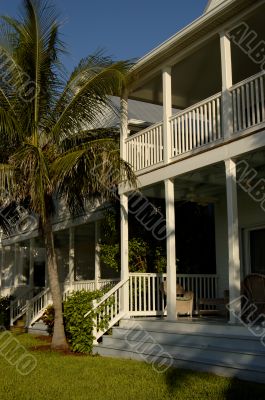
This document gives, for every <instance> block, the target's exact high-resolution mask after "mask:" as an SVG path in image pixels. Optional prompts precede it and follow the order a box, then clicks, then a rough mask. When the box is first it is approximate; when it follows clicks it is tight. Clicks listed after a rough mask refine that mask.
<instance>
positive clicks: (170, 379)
mask: <svg viewBox="0 0 265 400" xmlns="http://www.w3.org/2000/svg"><path fill="white" fill-rule="evenodd" d="M16 338H17V339H18V340H19V342H20V343H21V344H23V345H24V346H25V347H26V348H27V349H30V353H31V354H32V355H34V357H36V360H37V367H36V368H35V370H34V371H33V372H31V373H30V374H29V375H27V376H22V375H20V374H19V373H18V372H17V371H16V368H15V367H14V366H11V365H9V363H8V362H7V361H6V360H5V359H4V358H3V357H2V356H1V362H0V399H1V400H44V399H45V400H53V399H59V400H71V399H73V400H79V399H80V400H81V399H82V400H83V399H87V400H89V399H91V400H92V399H93V400H116V399H121V400H126V399H131V400H138V399H139V400H141V399H142V400H153V399H154V400H156V399H157V400H160V399H166V400H170V399H179V400H185V399H194V400H197V399H199V400H205V399H210V400H219V399H220V400H223V399H231V400H232V399H233V400H236V399H240V400H244V399H253V400H254V399H255V400H261V399H262V400H263V399H264V398H265V385H258V384H254V383H247V382H241V381H238V380H235V379H227V378H221V377H216V376H214V375H211V374H206V373H198V372H191V371H183V370H177V369H170V370H168V371H167V372H166V373H164V374H158V373H157V372H155V371H154V370H153V369H152V367H151V366H150V365H147V364H145V363H143V362H136V361H132V360H120V359H112V358H103V357H97V356H95V357H90V356H75V355H65V354H61V353H55V352H51V351H49V350H47V351H41V349H40V346H45V345H46V343H45V342H44V341H40V340H39V339H37V338H34V337H31V336H29V335H26V334H23V335H17V336H16ZM33 346H37V350H32V347H33Z"/></svg>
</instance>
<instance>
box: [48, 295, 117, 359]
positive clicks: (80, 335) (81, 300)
mask: <svg viewBox="0 0 265 400" xmlns="http://www.w3.org/2000/svg"><path fill="white" fill-rule="evenodd" d="M102 295H103V292H102V291H99V290H98V291H94V292H86V291H85V290H80V291H77V292H74V293H73V294H71V295H70V296H69V297H68V298H67V300H65V301H64V303H63V315H64V328H65V333H66V337H67V340H68V343H69V344H70V347H71V350H72V351H74V352H78V353H91V352H92V347H93V339H94V337H93V328H94V318H95V317H96V315H95V312H91V313H90V314H89V315H88V316H87V317H86V318H84V315H85V314H86V313H87V312H88V311H90V310H92V307H93V303H92V301H93V300H99V299H100V298H101V297H102ZM108 304H109V305H110V304H111V300H110V301H109V302H108ZM104 306H106V303H104ZM101 311H102V309H101V308H99V309H98V310H97V313H100V312H101ZM42 320H43V322H44V323H45V324H46V325H47V326H48V331H49V333H50V334H52V332H53V325H54V308H53V306H52V305H51V306H48V307H47V309H46V311H45V313H44V315H43V317H42ZM107 326H108V316H106V318H105V319H104V320H103V321H102V323H101V326H100V328H101V329H103V328H105V327H107Z"/></svg>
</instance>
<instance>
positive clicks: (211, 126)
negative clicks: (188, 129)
mask: <svg viewBox="0 0 265 400" xmlns="http://www.w3.org/2000/svg"><path fill="white" fill-rule="evenodd" d="M208 116H209V143H211V142H212V141H213V119H212V103H211V102H209V103H208Z"/></svg>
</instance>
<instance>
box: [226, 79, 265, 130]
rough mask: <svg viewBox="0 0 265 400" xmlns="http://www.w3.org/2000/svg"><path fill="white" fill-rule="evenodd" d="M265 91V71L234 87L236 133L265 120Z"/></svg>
mask: <svg viewBox="0 0 265 400" xmlns="http://www.w3.org/2000/svg"><path fill="white" fill-rule="evenodd" d="M264 93H265V74H264V72H262V73H260V74H258V75H255V76H254V77H251V78H249V79H246V80H245V81H243V82H240V83H239V84H237V85H235V86H233V87H232V89H231V94H232V102H233V107H232V108H233V130H234V133H236V132H240V131H242V130H244V129H248V128H251V127H252V126H255V125H257V124H260V123H261V122H264V121H265V103H264Z"/></svg>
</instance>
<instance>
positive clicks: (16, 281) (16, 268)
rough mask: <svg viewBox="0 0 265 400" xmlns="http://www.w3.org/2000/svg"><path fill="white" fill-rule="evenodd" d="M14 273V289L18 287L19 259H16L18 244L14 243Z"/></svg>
mask: <svg viewBox="0 0 265 400" xmlns="http://www.w3.org/2000/svg"><path fill="white" fill-rule="evenodd" d="M14 253H15V254H14V264H15V265H14V272H15V276H14V287H15V288H16V287H18V285H19V272H20V271H19V269H20V268H19V261H20V259H19V257H18V244H17V243H15V244H14Z"/></svg>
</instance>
